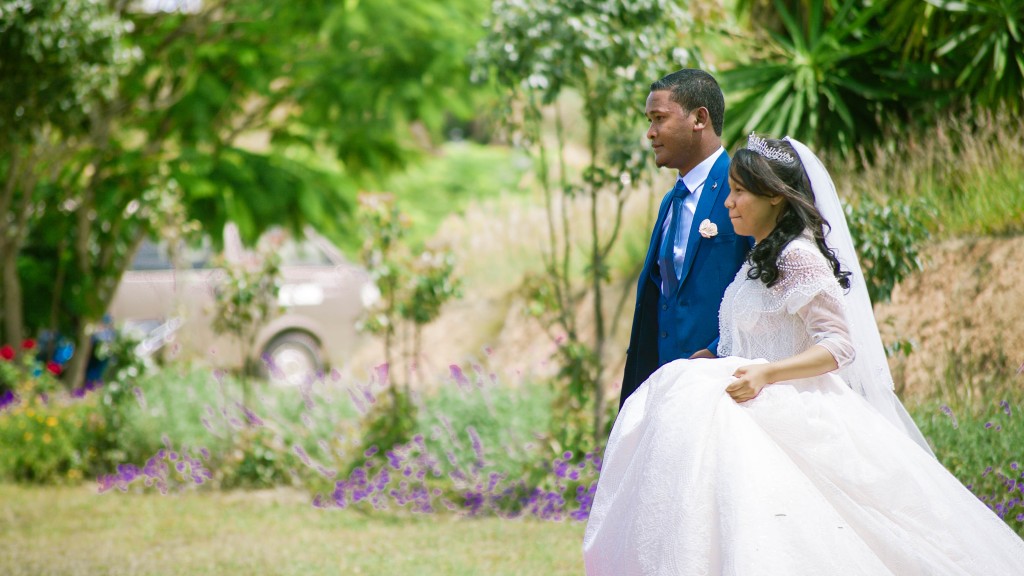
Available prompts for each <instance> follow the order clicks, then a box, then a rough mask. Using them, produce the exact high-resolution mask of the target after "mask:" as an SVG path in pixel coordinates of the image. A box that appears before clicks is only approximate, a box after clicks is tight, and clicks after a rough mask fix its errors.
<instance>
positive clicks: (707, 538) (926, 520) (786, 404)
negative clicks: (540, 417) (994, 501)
mask: <svg viewBox="0 0 1024 576" xmlns="http://www.w3.org/2000/svg"><path fill="white" fill-rule="evenodd" d="M750 363H751V361H750V360H747V359H743V358H735V357H730V358H722V359H714V360H679V361H676V362H672V363H670V364H667V365H665V366H663V367H662V368H661V369H659V370H658V371H657V372H655V373H654V374H653V375H652V376H651V377H650V378H649V379H648V380H647V381H646V382H644V383H643V384H642V385H641V386H640V387H639V388H638V389H637V390H636V392H634V393H633V394H632V395H631V396H630V397H629V399H628V400H627V401H626V403H625V405H624V406H623V408H622V410H621V412H620V413H619V416H618V418H617V420H616V421H615V425H614V427H613V429H612V433H611V436H610V438H609V440H608V446H607V448H606V450H605V455H604V461H603V465H602V469H601V477H600V480H599V482H598V488H597V494H596V495H595V500H594V504H593V508H592V509H591V513H590V519H589V522H588V524H587V529H586V535H585V537H584V544H583V548H584V561H585V564H586V570H587V574H588V575H590V576H604V575H609V576H612V575H614V576H630V575H645V576H653V575H658V576H662V575H664V576H684V575H729V576H733V575H735V576H755V575H764V576H804V575H806V576H826V575H827V576H838V575H867V576H881V575H890V574H891V575H895V576H915V575H920V576H942V575H947V574H949V575H986V576H1021V575H1024V541H1022V540H1021V539H1020V537H1018V536H1017V535H1016V534H1015V533H1014V532H1013V531H1012V530H1011V529H1010V528H1009V527H1008V526H1007V525H1006V524H1005V523H1004V522H1003V521H1002V520H1000V519H999V518H998V517H997V516H996V515H995V513H993V512H992V511H990V510H989V509H988V508H986V507H985V505H984V504H982V503H981V502H980V501H979V500H978V498H977V497H976V496H975V495H974V494H972V493H971V492H970V491H969V490H967V489H966V488H965V487H964V486H963V485H962V484H961V483H960V482H959V481H958V480H957V479H956V478H955V477H954V476H953V475H952V474H950V473H949V472H948V471H947V470H946V469H945V468H943V467H942V465H941V464H940V463H939V462H938V461H937V460H936V459H935V458H934V457H933V456H931V455H930V454H928V453H927V452H926V451H925V450H923V449H922V448H921V447H920V446H918V445H917V444H915V443H914V442H913V441H912V440H910V439H909V438H908V437H907V436H906V435H905V434H904V433H903V432H901V431H899V430H898V429H897V428H895V427H894V426H893V425H892V424H890V423H889V422H888V421H887V420H885V419H884V418H883V417H882V416H880V415H879V414H878V413H877V412H876V411H875V410H874V408H872V407H871V406H870V405H869V404H867V403H866V402H865V401H864V400H863V399H862V398H861V397H860V396H859V395H858V394H857V393H856V392H854V391H852V390H850V389H849V388H848V387H847V386H846V384H845V383H844V382H843V381H842V380H841V379H840V378H839V377H838V376H835V375H832V374H827V375H824V376H820V377H817V378H811V379H806V380H795V381H791V382H781V383H777V384H773V385H771V386H768V387H766V388H765V389H764V390H762V391H761V393H760V395H759V396H758V397H757V398H755V399H753V400H751V401H748V402H745V403H743V404H737V403H736V402H735V401H734V400H733V399H732V398H730V397H729V395H728V394H727V393H726V392H725V388H726V387H727V386H728V385H729V383H730V382H732V381H733V377H732V373H733V372H734V371H735V370H736V368H737V367H739V366H742V365H746V364H750Z"/></svg>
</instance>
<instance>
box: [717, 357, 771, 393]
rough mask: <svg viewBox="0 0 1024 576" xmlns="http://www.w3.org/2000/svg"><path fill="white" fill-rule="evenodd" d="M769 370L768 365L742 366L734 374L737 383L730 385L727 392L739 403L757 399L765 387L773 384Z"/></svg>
mask: <svg viewBox="0 0 1024 576" xmlns="http://www.w3.org/2000/svg"><path fill="white" fill-rule="evenodd" d="M768 370H769V369H768V365H767V364H750V365H748V366H740V367H739V368H737V369H736V371H735V372H733V373H732V375H733V377H734V378H736V381H735V382H733V383H732V384H730V385H729V387H728V388H726V389H725V391H726V392H728V393H729V396H732V399H733V400H735V401H737V402H746V401H747V400H750V399H752V398H755V397H756V396H757V395H758V394H760V393H761V390H762V389H763V388H764V387H765V386H767V385H769V384H771V382H770V381H769V378H768Z"/></svg>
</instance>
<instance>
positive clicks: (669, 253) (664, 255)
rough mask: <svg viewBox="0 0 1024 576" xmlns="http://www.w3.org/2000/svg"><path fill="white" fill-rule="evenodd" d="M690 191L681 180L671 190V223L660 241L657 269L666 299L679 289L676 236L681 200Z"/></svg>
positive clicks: (681, 214)
mask: <svg viewBox="0 0 1024 576" xmlns="http://www.w3.org/2000/svg"><path fill="white" fill-rule="evenodd" d="M689 194H690V191H689V190H687V189H686V185H685V184H683V181H682V179H679V180H677V181H676V185H675V187H674V188H672V221H671V222H669V225H668V230H666V231H665V236H664V237H663V238H662V240H661V249H660V250H659V252H658V268H659V269H660V270H661V291H662V293H663V294H664V295H665V296H666V297H671V296H672V295H673V294H675V293H676V290H677V289H678V288H679V276H678V272H677V270H676V262H675V260H676V259H675V246H676V236H678V235H679V226H680V223H681V222H682V221H683V210H684V208H683V199H684V198H685V197H687V196H689Z"/></svg>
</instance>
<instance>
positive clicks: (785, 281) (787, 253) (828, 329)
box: [772, 239, 856, 368]
mask: <svg viewBox="0 0 1024 576" xmlns="http://www.w3.org/2000/svg"><path fill="white" fill-rule="evenodd" d="M802 240H803V239H801V240H797V241H794V242H793V243H791V244H790V246H787V248H786V250H784V251H783V253H782V254H781V255H780V258H779V272H780V278H779V282H778V283H777V284H776V285H775V286H773V287H772V291H778V294H777V295H778V297H779V301H780V302H781V303H782V304H783V305H784V306H785V308H786V312H787V313H789V314H795V315H797V316H798V317H799V318H800V319H801V320H802V321H803V324H804V327H805V328H806V329H807V334H808V335H809V336H810V337H811V341H813V342H814V343H815V344H818V345H820V346H822V347H823V348H825V349H826V350H828V351H829V352H831V353H832V356H833V357H834V358H835V359H836V363H837V364H838V366H839V367H840V368H843V367H845V366H847V365H849V364H850V363H851V362H852V361H853V359H854V356H855V354H856V353H855V351H854V348H853V344H852V342H851V340H850V332H849V327H848V325H847V322H846V310H845V306H844V301H843V293H842V288H840V286H839V283H838V281H837V280H836V277H835V276H834V275H833V273H832V268H831V267H830V266H829V264H828V261H827V260H826V259H825V257H824V256H823V255H822V254H821V252H820V251H819V250H818V247H817V246H816V245H814V244H813V243H811V242H809V241H802Z"/></svg>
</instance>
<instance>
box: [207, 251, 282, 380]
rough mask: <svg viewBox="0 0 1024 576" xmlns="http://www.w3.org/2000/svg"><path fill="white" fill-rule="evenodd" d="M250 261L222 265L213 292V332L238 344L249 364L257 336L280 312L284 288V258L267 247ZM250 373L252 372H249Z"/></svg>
mask: <svg viewBox="0 0 1024 576" xmlns="http://www.w3.org/2000/svg"><path fill="white" fill-rule="evenodd" d="M256 260H257V265H256V266H253V265H251V264H250V263H248V262H244V261H243V262H238V263H227V262H222V263H221V266H220V267H221V269H222V270H223V271H224V277H223V278H222V279H221V280H220V281H219V282H218V284H217V288H216V290H215V291H214V302H215V305H214V317H213V329H214V331H215V332H217V333H218V334H229V335H231V336H232V337H233V338H234V339H235V341H236V342H237V343H238V345H239V347H240V348H241V351H242V357H243V358H245V359H246V360H245V361H246V363H249V362H250V359H251V358H252V356H253V346H254V345H255V340H256V335H257V334H258V333H259V330H260V328H262V327H263V326H264V325H265V324H266V323H267V322H268V321H269V320H270V319H271V318H272V317H273V316H274V314H275V313H276V312H277V310H278V303H277V296H278V292H279V291H280V289H281V258H280V256H279V255H278V254H277V253H276V252H274V251H273V249H272V248H270V247H268V249H267V250H266V251H264V252H263V253H260V254H258V255H257V256H256ZM250 372H251V370H250Z"/></svg>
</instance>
